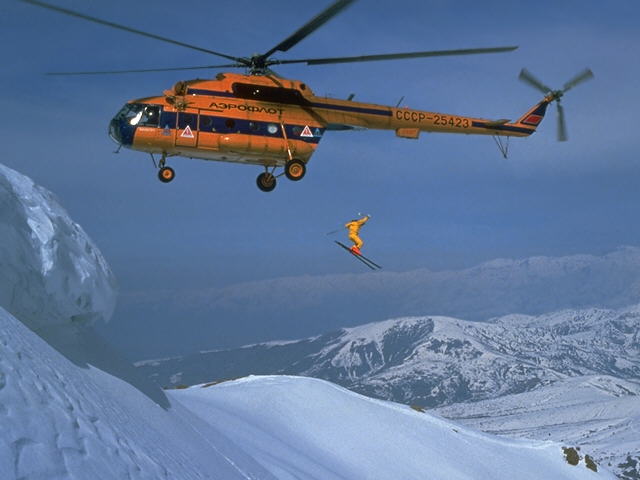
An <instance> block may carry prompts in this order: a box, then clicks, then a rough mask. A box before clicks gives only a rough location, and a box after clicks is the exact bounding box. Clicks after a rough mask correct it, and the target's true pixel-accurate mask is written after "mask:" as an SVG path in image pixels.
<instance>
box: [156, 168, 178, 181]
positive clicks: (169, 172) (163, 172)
mask: <svg viewBox="0 0 640 480" xmlns="http://www.w3.org/2000/svg"><path fill="white" fill-rule="evenodd" d="M158 178H159V179H160V181H161V182H162V183H169V182H170V181H171V180H173V179H174V178H176V172H175V171H174V170H173V168H171V167H162V168H161V169H160V170H158Z"/></svg>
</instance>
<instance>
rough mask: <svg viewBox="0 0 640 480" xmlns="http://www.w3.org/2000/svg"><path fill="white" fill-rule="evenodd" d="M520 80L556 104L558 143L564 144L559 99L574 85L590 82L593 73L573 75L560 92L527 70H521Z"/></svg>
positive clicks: (565, 135)
mask: <svg viewBox="0 0 640 480" xmlns="http://www.w3.org/2000/svg"><path fill="white" fill-rule="evenodd" d="M519 78H520V80H522V81H523V82H525V83H527V84H529V85H531V86H532V87H533V88H535V89H536V90H539V91H540V92H542V93H543V94H544V95H545V98H547V99H548V101H549V102H556V110H557V116H558V141H560V142H564V141H566V140H567V138H568V137H567V124H566V120H565V117H564V108H563V107H562V105H561V103H560V99H561V98H562V96H563V95H564V94H565V93H566V92H568V91H569V90H571V89H572V88H573V87H575V86H576V85H579V84H580V83H582V82H585V81H587V80H590V79H591V78H593V72H592V71H591V70H589V69H588V68H586V69H584V70H583V71H582V72H580V73H578V74H577V75H575V76H574V77H573V78H572V79H571V80H569V81H568V82H566V83H565V84H564V85H563V87H562V89H561V90H553V89H551V88H550V87H548V86H547V85H545V84H544V83H542V82H541V81H540V80H538V79H537V78H536V77H535V76H534V75H533V74H532V73H531V72H530V71H529V70H527V69H526V68H523V69H522V71H521V72H520V77H519Z"/></svg>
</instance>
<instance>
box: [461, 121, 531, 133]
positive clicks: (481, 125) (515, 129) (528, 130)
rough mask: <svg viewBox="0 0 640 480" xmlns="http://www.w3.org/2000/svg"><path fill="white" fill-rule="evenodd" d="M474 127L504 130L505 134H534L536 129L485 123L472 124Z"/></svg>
mask: <svg viewBox="0 0 640 480" xmlns="http://www.w3.org/2000/svg"><path fill="white" fill-rule="evenodd" d="M471 126H472V127H479V128H487V129H489V130H502V131H505V132H520V133H533V132H535V130H536V129H535V128H522V127H512V126H511V125H487V124H486V123H485V122H472V123H471Z"/></svg>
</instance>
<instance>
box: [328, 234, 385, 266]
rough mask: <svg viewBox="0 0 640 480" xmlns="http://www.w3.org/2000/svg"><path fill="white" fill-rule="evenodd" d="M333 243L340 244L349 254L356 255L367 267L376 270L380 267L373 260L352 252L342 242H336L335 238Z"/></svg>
mask: <svg viewBox="0 0 640 480" xmlns="http://www.w3.org/2000/svg"><path fill="white" fill-rule="evenodd" d="M334 242H335V243H337V244H338V245H340V246H341V247H342V248H344V249H345V250H346V251H347V252H349V253H350V254H351V255H353V256H354V257H356V258H357V259H358V260H360V261H361V262H362V263H364V264H365V265H366V266H367V267H369V268H370V269H371V270H377V269H380V268H382V267H381V266H380V265H378V264H377V263H376V262H374V261H373V260H371V259H369V258H367V257H365V256H364V255H362V254H360V255H358V254H357V253H354V252H352V251H351V249H350V248H349V247H347V246H346V245H345V244H344V243H341V242H338V241H337V240H334Z"/></svg>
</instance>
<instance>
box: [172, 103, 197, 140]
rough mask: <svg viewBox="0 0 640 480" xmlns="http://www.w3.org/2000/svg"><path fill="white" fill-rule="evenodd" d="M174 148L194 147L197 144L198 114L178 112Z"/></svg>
mask: <svg viewBox="0 0 640 480" xmlns="http://www.w3.org/2000/svg"><path fill="white" fill-rule="evenodd" d="M177 122H178V124H177V125H176V146H177V147H178V146H179V147H196V145H197V144H198V114H197V113H187V112H178V120H177Z"/></svg>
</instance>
